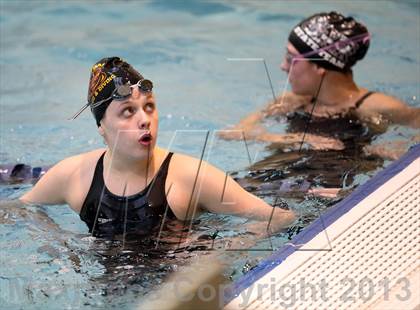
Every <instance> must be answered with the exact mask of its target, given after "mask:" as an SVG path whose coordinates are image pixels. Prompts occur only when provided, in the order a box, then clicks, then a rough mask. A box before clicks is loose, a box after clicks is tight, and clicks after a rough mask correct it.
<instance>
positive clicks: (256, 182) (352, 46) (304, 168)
mask: <svg viewBox="0 0 420 310" xmlns="http://www.w3.org/2000/svg"><path fill="white" fill-rule="evenodd" d="M369 43H370V34H369V32H368V30H367V28H366V27H365V26H364V25H363V24H361V23H359V22H358V21H356V20H355V19H354V18H352V17H345V16H343V15H342V14H339V13H336V12H330V13H319V14H315V15H313V16H310V17H309V18H306V19H305V20H303V21H302V22H300V23H299V24H298V25H296V26H295V27H294V28H293V30H292V31H291V33H290V35H289V42H288V44H287V48H286V55H285V56H284V60H283V62H282V64H281V69H282V70H283V71H285V72H286V73H287V74H288V81H289V83H290V86H291V90H292V92H287V93H285V94H282V95H281V96H279V97H278V98H276V99H275V100H274V101H273V102H271V103H269V104H268V105H267V106H266V107H265V108H264V109H262V110H261V111H258V112H255V113H252V114H250V115H249V116H247V117H245V118H244V119H242V120H241V121H240V122H239V123H238V124H237V125H235V126H233V127H232V128H229V130H226V131H222V132H221V133H220V137H221V138H224V139H227V140H230V139H238V140H242V139H243V137H245V138H247V139H248V140H257V141H264V142H270V143H271V144H270V145H269V146H268V147H269V148H270V149H272V150H273V154H271V155H270V156H268V157H267V158H265V159H264V160H262V161H260V162H258V163H255V164H254V165H253V166H251V167H250V170H251V175H252V177H249V178H246V179H245V180H242V181H241V184H242V185H244V186H246V187H247V188H254V189H256V192H258V194H264V193H263V192H264V191H265V192H266V190H263V191H259V190H258V189H261V188H265V187H267V188H268V187H269V188H277V189H278V188H282V187H285V186H284V183H285V181H287V182H289V181H290V180H297V181H299V182H303V181H304V183H302V184H303V185H305V186H304V187H307V185H306V184H308V183H309V184H311V186H321V187H327V188H328V190H325V191H324V189H323V188H322V190H323V192H321V195H325V196H331V197H334V196H335V195H336V194H337V192H338V189H339V188H342V187H343V185H344V186H346V187H347V186H348V187H351V186H352V185H353V181H354V179H355V176H356V175H357V174H358V173H366V172H368V171H372V170H374V169H375V168H377V167H379V166H380V165H381V164H382V162H383V161H382V159H381V158H378V157H377V156H370V157H367V156H365V150H366V148H367V147H369V146H370V143H371V141H372V138H373V137H374V136H375V135H376V134H379V133H383V132H384V131H385V130H386V125H387V124H388V123H399V124H405V125H408V126H412V127H420V109H419V108H412V107H409V106H407V105H406V104H405V103H403V102H401V101H399V100H397V99H395V98H392V97H390V96H387V95H385V94H382V93H378V92H372V91H368V90H367V89H364V88H361V87H359V86H358V85H357V84H356V83H355V81H354V80H353V73H352V68H353V66H354V65H355V64H356V63H357V61H359V60H361V59H363V57H364V56H365V55H366V53H367V50H368V47H369ZM338 44H339V45H338ZM268 118H275V119H277V120H279V121H283V122H285V120H287V123H286V130H285V133H271V132H269V131H268V130H269V128H267V126H263V124H262V122H263V121H264V120H265V119H268ZM302 142H304V143H305V144H304V145H302ZM302 146H303V151H302V152H300V149H301V147H302ZM284 149H287V150H288V152H287V153H285V152H284ZM298 150H299V151H298ZM320 150H322V151H323V152H319V151H320ZM326 151H328V152H326ZM278 171H281V173H278ZM273 178H277V180H274V179H273ZM266 182H271V184H270V186H268V185H267V184H266ZM275 182H283V183H282V184H278V186H277V187H276V186H275V184H273V183H275ZM261 183H262V184H261ZM271 195H273V193H271Z"/></svg>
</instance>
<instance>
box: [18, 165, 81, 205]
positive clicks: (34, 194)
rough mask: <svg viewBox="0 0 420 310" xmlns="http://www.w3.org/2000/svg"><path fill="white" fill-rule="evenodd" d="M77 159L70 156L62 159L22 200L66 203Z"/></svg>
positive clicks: (33, 202)
mask: <svg viewBox="0 0 420 310" xmlns="http://www.w3.org/2000/svg"><path fill="white" fill-rule="evenodd" d="M76 163H77V160H76V159H75V157H70V158H67V159H64V160H62V161H61V162H59V163H58V164H56V165H55V166H53V167H52V168H51V169H49V170H48V171H47V173H46V174H45V175H44V176H43V177H42V178H40V180H39V181H38V182H37V183H36V184H35V186H34V187H33V188H32V189H31V190H30V191H29V192H27V193H26V194H24V195H23V196H22V197H20V198H19V200H20V201H22V202H24V203H27V204H65V203H67V202H68V199H67V195H68V188H69V183H70V179H71V175H72V173H73V172H74V170H75V167H76Z"/></svg>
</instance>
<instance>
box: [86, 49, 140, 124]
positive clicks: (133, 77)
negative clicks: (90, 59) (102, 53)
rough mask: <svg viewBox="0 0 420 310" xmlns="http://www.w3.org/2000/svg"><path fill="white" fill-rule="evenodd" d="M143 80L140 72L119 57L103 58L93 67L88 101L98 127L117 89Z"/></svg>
mask: <svg viewBox="0 0 420 310" xmlns="http://www.w3.org/2000/svg"><path fill="white" fill-rule="evenodd" d="M142 79H143V76H142V75H141V74H140V73H139V72H137V71H136V70H135V69H134V68H133V67H132V66H131V65H130V64H128V63H127V62H125V61H124V60H122V59H121V58H119V57H107V58H103V59H101V60H99V61H98V62H97V63H96V64H94V65H93V67H92V71H91V74H90V81H89V89H88V97H87V100H88V103H89V105H90V106H91V111H92V113H93V116H94V117H95V119H96V124H97V125H98V127H99V126H100V121H101V119H102V118H103V117H104V114H105V111H106V109H107V108H108V106H109V104H110V103H111V101H112V98H110V97H111V95H112V93H113V91H114V90H115V88H116V87H118V86H120V85H125V84H127V83H128V82H130V83H131V84H132V85H134V84H136V83H137V82H138V81H139V80H142ZM107 98H110V99H109V100H107V101H105V102H103V103H101V104H100V105H99V106H97V107H95V108H92V105H93V104H95V103H96V102H99V101H103V100H105V99H107Z"/></svg>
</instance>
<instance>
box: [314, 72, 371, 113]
mask: <svg viewBox="0 0 420 310" xmlns="http://www.w3.org/2000/svg"><path fill="white" fill-rule="evenodd" d="M362 91H363V90H362V89H360V88H359V87H358V86H357V85H356V83H355V82H354V80H353V76H352V74H351V73H348V74H344V73H340V72H335V71H327V72H326V73H325V76H324V81H323V82H322V87H321V90H320V92H319V95H318V98H317V105H324V106H336V107H343V106H351V105H353V104H354V103H355V102H356V100H357V99H358V97H359V96H360V93H361V92H362Z"/></svg>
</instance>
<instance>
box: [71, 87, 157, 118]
mask: <svg viewBox="0 0 420 310" xmlns="http://www.w3.org/2000/svg"><path fill="white" fill-rule="evenodd" d="M136 86H138V88H139V90H140V91H141V92H144V93H150V92H151V91H152V89H153V83H152V81H150V80H146V79H142V80H139V81H138V82H137V83H136V84H134V85H131V84H130V82H128V83H127V84H124V85H120V86H117V87H116V88H115V89H114V91H113V92H112V94H111V96H109V97H108V98H105V99H103V100H100V101H98V102H95V103H92V104H90V103H86V104H85V105H84V106H83V107H82V108H81V109H80V110H79V111H77V113H76V114H74V115H73V116H72V117H71V118H69V120H74V119H75V118H76V117H78V116H79V115H80V114H81V113H82V112H83V111H84V110H86V108H87V107H88V106H90V108H91V109H95V108H97V107H99V106H100V105H101V104H103V103H104V102H107V101H108V100H109V99H112V100H124V99H127V98H128V97H130V96H131V94H132V93H133V88H134V87H136Z"/></svg>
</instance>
